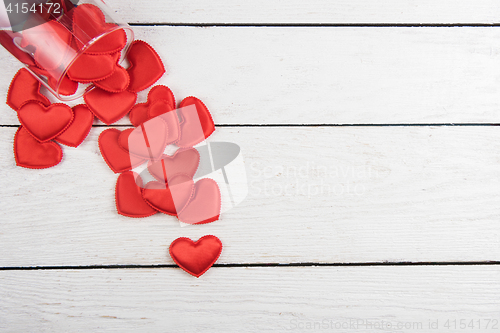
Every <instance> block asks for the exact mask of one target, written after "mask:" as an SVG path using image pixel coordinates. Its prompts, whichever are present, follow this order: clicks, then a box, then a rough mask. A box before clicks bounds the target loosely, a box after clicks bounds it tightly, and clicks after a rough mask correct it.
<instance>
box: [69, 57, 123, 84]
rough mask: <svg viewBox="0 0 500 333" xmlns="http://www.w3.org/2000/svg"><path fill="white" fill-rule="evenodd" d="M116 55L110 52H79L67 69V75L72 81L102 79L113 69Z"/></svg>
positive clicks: (86, 81)
mask: <svg viewBox="0 0 500 333" xmlns="http://www.w3.org/2000/svg"><path fill="white" fill-rule="evenodd" d="M115 64H116V56H115V55H110V54H103V55H92V54H85V53H84V54H81V55H80V56H79V57H78V58H77V59H76V60H75V62H73V64H72V65H71V67H70V68H69V69H68V72H67V74H68V77H69V78H70V79H71V80H73V81H78V82H83V83H89V82H92V81H99V80H104V79H106V78H108V77H110V76H111V75H113V73H114V71H115V68H116V66H115Z"/></svg>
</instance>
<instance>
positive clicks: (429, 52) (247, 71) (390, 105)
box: [0, 27, 500, 124]
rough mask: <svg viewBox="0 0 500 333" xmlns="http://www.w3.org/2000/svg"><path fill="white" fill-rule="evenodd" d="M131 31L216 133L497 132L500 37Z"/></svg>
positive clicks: (360, 31) (451, 32)
mask: <svg viewBox="0 0 500 333" xmlns="http://www.w3.org/2000/svg"><path fill="white" fill-rule="evenodd" d="M135 31H136V35H137V38H138V39H143V40H146V41H148V42H150V43H151V44H152V45H153V46H154V47H155V48H156V49H157V50H158V52H159V54H160V55H161V57H162V59H163V60H164V62H165V64H166V66H167V71H168V73H167V75H165V76H164V77H163V78H162V79H161V81H160V82H161V83H163V84H166V85H168V86H169V87H171V89H172V90H173V92H174V93H175V95H176V97H177V99H178V100H180V99H182V98H184V97H186V96H190V95H195V96H197V97H199V98H201V99H202V100H204V101H205V102H206V104H207V105H208V106H209V108H210V109H211V111H212V113H213V116H214V119H215V121H216V122H217V123H219V124H263V123H267V124H269V123H278V124H303V123H307V124H311V123H320V124H322V123H342V124H343V123H348V124H350V123H378V124H384V123H442V122H447V123H461V122H462V123H463V122H466V123H469V122H485V123H491V122H495V123H498V122H500V113H499V112H498V110H499V109H500V99H499V98H498V96H499V94H500V85H499V82H500V74H499V73H500V58H499V54H500V42H499V41H500V29H495V28H419V29H411V28H373V29H372V28H370V29H365V28H254V27H246V28H241V27H239V28H235V27H229V28H194V27H147V28H138V27H137V28H135ZM9 57H10V55H8V54H7V52H6V51H5V50H2V51H0V59H2V61H1V62H0V71H1V72H2V73H3V77H5V80H2V82H0V93H1V94H0V99H2V100H4V99H5V96H6V92H7V88H8V85H9V79H10V78H11V77H13V75H14V73H15V71H16V70H17V69H16V65H15V61H13V60H11V59H10V58H9ZM145 95H146V93H142V94H141V96H140V101H144V99H145ZM1 112H2V118H1V119H2V120H1V123H2V124H18V120H17V118H16V114H15V113H14V112H12V110H10V108H9V107H8V106H7V105H4V104H2V106H1ZM127 122H128V120H126V121H123V122H121V123H127Z"/></svg>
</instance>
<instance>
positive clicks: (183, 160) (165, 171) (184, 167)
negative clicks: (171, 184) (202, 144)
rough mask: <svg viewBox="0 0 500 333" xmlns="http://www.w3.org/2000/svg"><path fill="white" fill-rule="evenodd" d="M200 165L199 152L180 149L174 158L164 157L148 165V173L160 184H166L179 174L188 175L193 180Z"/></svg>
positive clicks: (190, 149) (191, 149)
mask: <svg viewBox="0 0 500 333" xmlns="http://www.w3.org/2000/svg"><path fill="white" fill-rule="evenodd" d="M199 164H200V153H199V152H198V150H196V149H194V148H189V149H179V150H177V151H176V152H175V154H174V155H173V156H168V155H163V158H162V159H161V160H159V161H157V162H154V163H151V164H150V165H148V171H149V173H150V174H151V175H152V176H153V177H155V178H156V179H158V180H159V181H160V182H166V181H167V180H170V179H172V178H173V177H175V176H177V175H179V174H187V175H189V176H190V177H191V178H193V176H194V174H195V173H196V170H197V169H198V166H199ZM165 178H166V179H165Z"/></svg>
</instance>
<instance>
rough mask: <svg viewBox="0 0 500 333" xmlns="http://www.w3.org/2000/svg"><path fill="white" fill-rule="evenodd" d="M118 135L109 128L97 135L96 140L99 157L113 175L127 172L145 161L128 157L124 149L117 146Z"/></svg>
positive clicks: (114, 129)
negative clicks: (100, 156) (97, 138)
mask: <svg viewBox="0 0 500 333" xmlns="http://www.w3.org/2000/svg"><path fill="white" fill-rule="evenodd" d="M120 133H121V132H120V131H119V130H117V129H116V128H109V129H107V130H105V131H103V132H102V133H101V134H100V135H99V140H98V143H99V150H100V151H101V155H102V157H103V158H104V161H105V162H106V164H107V165H108V166H109V168H110V169H111V170H113V172H114V173H121V172H125V171H129V170H130V169H132V168H135V167H136V166H139V165H141V164H142V163H144V162H145V161H146V160H144V159H140V158H138V157H135V156H130V155H129V153H128V152H127V151H126V150H125V149H123V148H122V147H120V145H119V144H118V138H119V137H120Z"/></svg>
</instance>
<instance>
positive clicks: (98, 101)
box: [83, 88, 137, 125]
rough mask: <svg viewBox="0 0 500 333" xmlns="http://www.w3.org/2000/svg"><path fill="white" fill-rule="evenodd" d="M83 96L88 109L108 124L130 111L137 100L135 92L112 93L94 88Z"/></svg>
mask: <svg viewBox="0 0 500 333" xmlns="http://www.w3.org/2000/svg"><path fill="white" fill-rule="evenodd" d="M83 98H84V99H85V102H86V103H87V105H88V107H89V108H90V111H92V113H94V115H95V116H96V117H97V118H99V120H101V121H102V122H103V123H105V124H107V125H110V124H112V123H114V122H116V121H118V120H120V119H121V118H123V117H124V116H125V115H126V114H127V113H128V112H129V111H130V109H131V108H132V107H133V106H134V104H135V101H136V100H137V94H136V93H132V92H130V91H122V92H120V93H116V94H114V93H110V92H107V91H104V90H102V89H99V88H94V89H92V90H91V91H89V92H88V93H86V94H85V95H84V96H83Z"/></svg>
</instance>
